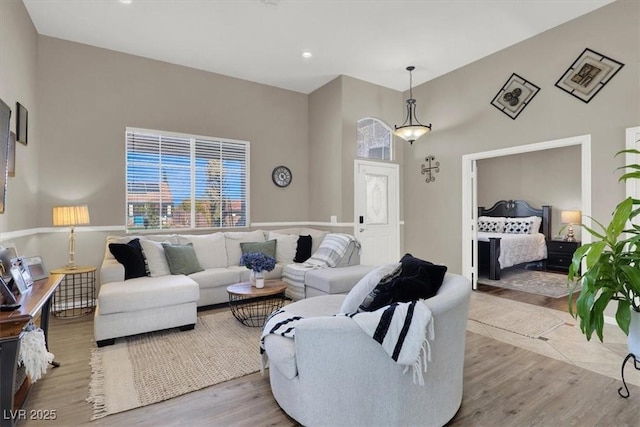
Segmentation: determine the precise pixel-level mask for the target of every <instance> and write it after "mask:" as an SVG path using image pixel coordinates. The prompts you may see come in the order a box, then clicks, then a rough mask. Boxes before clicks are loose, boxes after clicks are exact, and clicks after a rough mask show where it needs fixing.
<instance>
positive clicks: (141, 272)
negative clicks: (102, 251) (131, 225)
mask: <svg viewBox="0 0 640 427" xmlns="http://www.w3.org/2000/svg"><path fill="white" fill-rule="evenodd" d="M109 251H110V252H111V253H112V254H113V256H114V258H115V259H116V260H117V261H118V262H119V263H120V264H122V265H123V266H124V280H128V279H134V278H136V277H144V276H146V275H147V271H146V268H145V262H144V255H143V254H142V246H141V245H140V239H133V240H131V241H130V242H129V243H109Z"/></svg>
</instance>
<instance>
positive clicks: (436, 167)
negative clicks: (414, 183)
mask: <svg viewBox="0 0 640 427" xmlns="http://www.w3.org/2000/svg"><path fill="white" fill-rule="evenodd" d="M424 160H425V162H427V163H426V164H424V163H423V164H422V167H421V168H420V172H422V175H427V178H426V179H425V182H426V183H427V184H428V183H430V182H433V181H435V180H436V177H435V176H433V174H434V173H438V172H440V162H436V161H435V160H436V158H435V157H434V156H427V157H425V158H424ZM427 165H428V166H427Z"/></svg>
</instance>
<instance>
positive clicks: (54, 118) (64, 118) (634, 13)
mask: <svg viewBox="0 0 640 427" xmlns="http://www.w3.org/2000/svg"><path fill="white" fill-rule="evenodd" d="M639 16H640V4H639V3H638V2H636V1H633V0H618V1H616V2H615V3H613V4H611V5H608V6H605V7H604V8H601V9H599V10H597V11H595V12H593V13H591V14H589V15H586V16H584V17H581V18H578V19H576V20H574V21H572V22H569V23H567V24H564V25H562V26H560V27H557V28H555V29H552V30H550V31H548V32H546V33H543V34H541V35H538V36H536V37H534V38H532V39H529V40H526V41H524V42H522V43H519V44H517V45H514V46H512V47H510V48H508V49H505V50H503V51H501V52H498V53H496V54H494V55H491V56H489V57H487V58H484V59H482V60H480V61H477V62H475V63H472V64H469V65H468V66H466V67H463V68H460V69H458V70H456V71H454V72H451V73H449V74H447V75H444V76H442V77H440V78H438V79H435V80H433V81H430V82H427V83H426V84H423V85H421V86H419V87H416V88H415V90H414V96H415V98H416V99H417V101H418V105H419V119H420V120H421V121H422V122H423V123H429V122H432V123H433V126H434V128H433V129H434V130H433V132H431V133H430V134H429V135H427V136H425V137H423V138H422V139H421V140H419V141H417V142H416V143H414V144H413V146H406V143H403V142H401V141H396V143H397V144H399V145H398V146H397V148H396V154H397V155H399V157H397V158H396V162H398V163H400V164H401V165H402V166H403V168H402V174H403V176H402V195H401V200H402V210H403V215H402V217H403V219H404V220H405V223H406V224H405V228H404V229H405V232H404V236H403V237H404V241H405V245H404V249H405V250H407V251H410V252H413V253H414V255H416V256H422V257H424V258H427V259H430V260H432V261H437V262H443V263H445V264H447V265H448V266H449V268H450V271H452V272H459V271H461V265H460V263H461V253H460V252H461V249H460V248H461V242H460V239H461V232H460V225H461V212H460V211H461V207H462V200H461V194H460V189H461V177H462V171H461V156H462V155H464V154H468V153H474V152H480V151H486V150H490V149H496V148H504V147H509V146H513V145H522V144H530V143H536V142H541V141H546V140H551V139H558V138H563V137H569V136H575V135H583V134H591V135H592V151H593V152H592V157H593V165H592V173H593V183H592V185H593V194H592V196H593V197H592V198H593V213H594V216H595V217H596V218H598V219H603V220H606V217H607V216H608V215H609V213H610V212H611V210H612V209H613V207H614V206H615V204H616V203H617V201H618V200H620V199H621V198H622V197H623V195H624V187H623V186H622V185H621V184H618V183H617V177H618V175H617V174H615V173H614V170H615V168H616V167H617V166H619V165H621V164H622V160H621V159H614V158H613V154H614V153H615V152H616V151H618V150H620V149H622V148H623V147H624V130H625V128H627V127H631V126H637V125H638V124H639V123H638V122H639V121H640V107H639V104H638V101H637V99H638V93H640V82H639V80H638V63H639V62H640V46H639V44H640V42H639V40H638V28H639V27H640V22H639V20H640V19H639ZM585 47H589V48H591V49H594V50H596V51H600V52H602V53H604V54H607V55H609V56H611V57H613V58H615V59H618V60H619V61H621V62H623V63H625V64H626V66H625V67H624V68H623V69H622V70H621V71H620V73H619V74H618V75H617V76H616V77H615V78H614V79H613V80H612V81H611V82H610V83H609V84H608V85H607V86H606V87H605V88H604V89H603V90H602V91H601V92H600V93H599V94H598V95H597V96H596V97H595V98H594V99H593V100H592V101H591V102H590V103H589V104H584V103H582V102H581V101H579V100H577V99H575V98H573V97H571V96H570V95H568V94H566V93H565V92H563V91H561V90H559V89H557V88H555V87H554V83H555V81H556V80H557V79H558V77H559V76H560V75H561V74H562V73H563V72H564V71H565V70H566V68H567V67H568V66H569V65H570V63H571V62H572V61H573V60H574V59H575V58H576V57H577V55H578V54H579V53H580V52H582V50H583V49H584V48H585ZM421 55H422V54H420V56H418V57H416V58H415V64H414V65H420V64H421V63H426V64H428V57H426V56H425V57H423V56H421ZM425 55H427V54H425ZM405 65H408V64H399V66H405ZM513 72H516V73H518V74H520V75H522V76H523V77H525V78H527V79H529V80H531V81H532V82H534V83H535V84H537V85H539V86H541V88H542V90H541V91H540V93H539V94H538V95H537V96H536V98H535V99H534V100H533V102H532V103H531V104H530V105H529V106H528V107H527V108H526V109H525V110H524V112H523V113H522V114H521V115H520V117H518V119H517V120H511V119H510V118H508V117H507V116H505V115H504V114H502V113H500V112H499V111H497V110H496V109H495V108H494V107H492V106H490V105H489V102H490V101H491V99H492V98H493V97H494V95H495V94H496V92H497V91H498V89H499V88H500V87H501V86H502V84H503V83H504V81H505V80H506V79H507V78H508V77H509V76H510V75H511V73H513ZM0 97H2V99H4V100H5V101H6V102H7V103H8V104H9V105H12V106H13V105H15V101H20V102H22V103H24V105H26V106H27V108H28V109H29V119H30V121H29V123H30V143H29V146H28V147H25V146H21V145H18V152H17V171H16V177H15V178H10V181H9V192H8V199H7V213H5V214H4V215H0V239H1V240H6V236H7V235H9V236H10V237H11V240H14V241H16V243H17V244H18V248H19V250H20V251H21V252H23V253H27V254H35V253H40V255H43V256H44V257H45V260H46V261H47V264H48V265H49V267H51V268H53V267H57V266H59V265H62V264H64V262H65V261H66V232H60V233H37V232H38V231H39V227H45V228H48V227H50V226H51V207H52V206H54V205H57V204H63V203H72V202H83V203H87V204H88V205H89V207H90V210H91V217H92V226H91V227H90V228H87V229H81V230H79V231H80V232H79V233H78V250H77V253H78V255H77V261H78V262H79V263H86V264H93V265H99V262H100V259H101V258H102V252H103V250H104V237H105V235H107V234H111V233H112V232H113V231H112V230H111V229H112V227H114V226H116V227H117V226H121V225H122V224H123V223H124V174H123V171H124V128H125V127H126V126H136V127H146V128H153V129H161V130H169V131H176V132H186V133H194V134H202V135H211V136H217V137H224V138H232V139H244V140H249V141H251V147H252V158H251V160H252V162H251V220H252V221H253V222H277V221H287V222H288V221H321V222H327V221H329V217H330V216H331V215H337V216H338V221H340V222H351V221H352V218H353V200H352V199H353V197H352V192H353V170H352V164H353V158H354V151H353V150H355V121H356V120H357V119H358V118H361V117H365V116H374V117H378V118H380V119H382V120H384V121H386V122H387V123H388V124H390V125H393V124H395V123H399V122H401V121H402V119H403V117H402V114H403V111H404V99H406V97H407V93H405V94H400V93H398V92H396V91H392V90H388V89H384V88H378V87H376V86H374V85H371V84H369V83H366V82H361V81H358V80H356V79H352V78H349V77H346V76H341V77H339V78H337V79H335V80H333V81H332V82H330V83H329V84H328V85H326V86H324V87H323V88H320V89H318V90H317V91H316V92H314V93H313V94H311V95H309V96H307V95H304V94H299V93H294V92H289V91H285V90H281V89H277V88H273V87H268V86H264V85H259V84H255V83H250V82H246V81H242V80H238V79H233V78H229V77H225V76H221V75H216V74H212V73H207V72H203V71H197V70H193V69H189V68H185V67H180V66H176V65H171V64H167V63H162V62H158V61H153V60H148V59H144V58H140V57H134V56H131V55H126V54H121V53H116V52H112V51H108V50H104V49H99V48H95V47H90V46H86V45H80V44H76V43H72V42H67V41H61V40H57V39H53V38H49V37H44V36H38V35H37V34H36V32H35V29H34V28H33V25H32V24H31V21H30V19H29V16H28V14H27V13H26V10H25V8H24V6H23V4H22V2H21V1H19V0H9V1H5V0H3V1H0ZM12 126H15V125H14V124H13V125H12ZM403 144H404V145H403ZM427 155H434V156H435V157H436V160H438V161H440V163H441V170H440V173H439V174H437V175H436V181H435V182H434V183H430V184H426V183H425V182H424V176H423V175H421V174H420V165H421V164H422V163H424V158H425V156H427ZM279 164H285V165H287V166H289V167H290V168H291V169H292V171H293V175H294V177H293V183H292V184H291V186H290V187H288V188H286V189H279V188H276V187H275V186H274V185H273V184H271V179H270V172H271V170H272V169H273V167H275V166H277V165H279ZM576 167H578V165H577V163H576ZM100 227H105V228H106V229H107V230H106V231H105V230H102V229H101V228H100ZM23 230H26V232H25V233H24V234H26V235H28V237H24V238H20V235H21V233H22V231H23ZM34 231H35V232H36V233H35V234H33V232H34Z"/></svg>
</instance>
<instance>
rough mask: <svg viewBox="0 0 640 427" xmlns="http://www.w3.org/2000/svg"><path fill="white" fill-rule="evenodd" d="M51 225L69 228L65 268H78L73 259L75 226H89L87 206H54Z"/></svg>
mask: <svg viewBox="0 0 640 427" xmlns="http://www.w3.org/2000/svg"><path fill="white" fill-rule="evenodd" d="M53 225H54V226H56V227H71V231H70V232H69V261H68V262H67V265H66V266H65V267H66V268H68V269H72V270H73V269H75V268H78V267H77V266H76V265H75V261H74V259H73V258H74V255H75V252H76V235H75V226H76V225H89V208H88V207H87V205H80V206H55V207H54V208H53Z"/></svg>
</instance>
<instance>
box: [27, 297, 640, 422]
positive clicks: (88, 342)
mask: <svg viewBox="0 0 640 427" xmlns="http://www.w3.org/2000/svg"><path fill="white" fill-rule="evenodd" d="M511 297H513V294H511ZM520 297H522V298H526V296H520ZM220 309H221V308H218V309H217V310H220ZM178 333H179V332H178ZM50 343H51V351H52V352H53V353H55V355H56V360H57V361H58V362H60V363H62V366H61V367H59V368H55V369H51V368H50V369H49V372H48V373H47V375H45V376H44V377H43V379H41V380H40V381H38V382H37V383H36V384H35V386H34V388H33V390H32V392H31V395H30V397H29V399H28V401H27V404H26V409H27V410H55V411H56V414H57V419H56V420H55V421H36V420H27V421H21V422H20V423H19V425H20V426H35V425H42V426H81V425H92V426H107V425H108V426H112V425H118V426H120V425H127V426H131V425H139V426H172V425H175V426H178V425H180V426H183V425H190V426H231V425H233V426H252V427H255V426H290V425H297V423H296V422H295V421H294V420H292V419H291V418H289V417H288V416H287V415H286V414H285V413H284V412H283V411H282V410H281V409H280V408H279V407H278V405H277V403H276V402H275V400H274V399H273V397H272V395H271V391H270V386H269V381H268V377H262V376H261V375H260V373H255V374H251V375H248V376H246V377H243V378H238V379H235V380H232V381H228V382H226V383H223V384H219V385H216V386H213V387H209V388H207V389H204V390H201V391H197V392H193V393H190V394H187V395H184V396H181V397H178V398H176V399H172V400H169V401H166V402H161V403H158V404H155V405H151V406H147V407H143V408H138V409H134V410H131V411H128V412H124V413H120V414H115V415H111V416H108V417H105V418H103V419H101V420H97V421H93V422H90V421H89V419H90V418H91V414H92V409H91V406H90V404H89V403H87V402H86V401H85V399H86V397H87V391H88V384H89V378H90V374H91V372H90V368H89V355H90V348H91V346H92V345H93V322H92V316H85V317H81V318H77V319H58V318H52V321H51V324H50ZM466 346H467V348H466V357H465V373H464V395H463V402H462V406H461V408H460V410H459V411H458V413H457V414H456V416H455V417H454V418H453V420H451V422H450V423H449V425H451V426H502V427H505V426H559V425H579V426H582V427H585V426H638V425H640V421H639V418H638V411H637V408H638V407H640V406H639V405H640V387H635V386H630V391H631V397H630V398H629V399H622V398H620V397H618V394H617V389H618V387H619V386H620V381H619V380H615V379H612V378H608V377H606V376H603V375H600V374H597V373H594V372H591V371H588V370H585V369H582V368H580V367H578V366H575V365H571V364H568V363H565V362H563V361H560V360H555V359H552V358H548V357H545V356H542V355H540V354H536V353H533V352H530V351H528V350H525V349H522V348H519V347H515V346H512V345H510V344H507V343H504V342H500V341H496V340H494V339H491V338H487V337H484V336H482V335H479V334H476V333H472V332H468V333H467V342H466ZM365 396H366V393H363V398H366V397H365Z"/></svg>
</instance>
